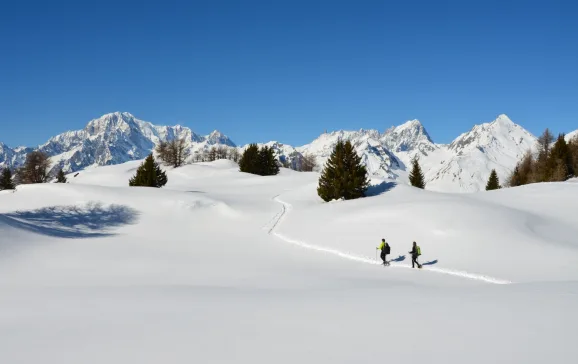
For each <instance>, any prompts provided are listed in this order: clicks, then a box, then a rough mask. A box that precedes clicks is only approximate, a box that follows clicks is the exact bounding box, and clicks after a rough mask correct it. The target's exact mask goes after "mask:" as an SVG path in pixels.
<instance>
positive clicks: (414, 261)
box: [409, 241, 421, 269]
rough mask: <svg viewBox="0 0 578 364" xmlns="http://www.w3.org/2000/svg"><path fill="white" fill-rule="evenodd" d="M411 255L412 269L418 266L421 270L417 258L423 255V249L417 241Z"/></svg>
mask: <svg viewBox="0 0 578 364" xmlns="http://www.w3.org/2000/svg"><path fill="white" fill-rule="evenodd" d="M409 253H410V254H411V267H412V268H415V265H417V267H418V268H420V269H421V264H419V262H418V261H417V258H418V257H419V256H420V255H421V248H420V247H419V246H418V245H417V243H416V242H415V241H414V242H413V247H412V249H411V251H410V252H409Z"/></svg>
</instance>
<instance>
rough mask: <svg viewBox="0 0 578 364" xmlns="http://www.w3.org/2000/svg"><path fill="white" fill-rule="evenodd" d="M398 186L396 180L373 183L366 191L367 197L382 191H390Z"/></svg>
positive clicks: (379, 193)
mask: <svg viewBox="0 0 578 364" xmlns="http://www.w3.org/2000/svg"><path fill="white" fill-rule="evenodd" d="M395 186H397V183H396V182H381V183H380V184H377V185H371V186H369V187H368V188H367V190H366V191H365V195H366V196H367V197H370V196H377V195H381V194H382V193H385V192H388V191H390V190H392V189H393V188H394V187H395Z"/></svg>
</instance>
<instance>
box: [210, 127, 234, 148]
mask: <svg viewBox="0 0 578 364" xmlns="http://www.w3.org/2000/svg"><path fill="white" fill-rule="evenodd" d="M205 142H206V143H207V144H208V145H215V144H222V145H227V146H230V147H235V143H233V142H232V141H231V139H229V137H228V136H226V135H225V134H223V133H221V132H220V131H218V130H213V132H211V134H209V135H207V136H206V137H205Z"/></svg>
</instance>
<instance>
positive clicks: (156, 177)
mask: <svg viewBox="0 0 578 364" xmlns="http://www.w3.org/2000/svg"><path fill="white" fill-rule="evenodd" d="M166 184H167V175H166V173H165V172H164V171H163V170H162V169H161V168H160V167H159V165H158V163H157V162H155V159H154V158H153V155H152V153H151V154H149V155H148V157H146V159H145V161H144V162H143V163H142V164H141V165H140V167H138V169H137V171H136V174H135V175H134V176H133V177H132V178H131V179H130V180H129V182H128V185H129V186H142V187H157V188H160V187H162V186H164V185H166Z"/></svg>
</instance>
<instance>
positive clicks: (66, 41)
mask: <svg viewBox="0 0 578 364" xmlns="http://www.w3.org/2000/svg"><path fill="white" fill-rule="evenodd" d="M575 3H576V2H575V1H556V0H550V1H492V0H490V1H435V2H434V1H409V0H408V1H403V2H402V1H371V0H366V1H339V0H333V1H316V0H310V1H301V0H287V1H285V0H279V1H251V0H245V1H224V0H213V1H188V2H185V1H181V2H174V1H159V2H156V4H148V2H144V1H138V2H137V1H134V2H122V1H114V2H112V1H86V2H84V1H83V2H62V1H51V2H46V1H42V2H40V1H37V2H35V1H28V2H16V1H11V2H5V3H3V5H2V11H0V141H3V142H5V143H7V144H8V145H12V146H16V145H23V144H25V145H35V144H39V143H43V142H45V141H46V139H48V138H49V137H50V136H53V135H56V134H58V133H61V132H63V131H66V130H70V129H81V128H83V127H84V125H85V124H86V122H88V121H89V120H90V119H93V118H95V117H98V116H100V115H102V114H104V113H108V112H113V111H128V112H131V113H132V114H134V115H135V116H137V117H139V118H140V119H143V120H147V121H151V122H153V123H156V124H177V123H179V124H182V125H186V126H189V127H191V128H192V129H193V130H195V131H196V132H198V133H209V132H210V131H212V130H213V129H219V130H221V131H222V132H224V133H225V134H227V135H229V136H230V137H231V138H232V139H233V140H234V141H235V142H237V143H238V144H245V143H249V142H262V141H269V140H278V141H281V142H284V143H288V144H294V145H301V144H305V143H308V142H309V141H311V140H312V139H314V138H316V137H317V136H318V135H319V134H320V133H322V132H323V131H324V130H325V129H328V130H337V129H359V128H365V129H370V128H374V129H379V130H385V129H386V128H388V127H389V126H391V125H397V124H401V123H402V122H404V121H405V120H409V119H414V118H417V119H420V120H421V121H422V123H423V124H424V125H425V127H426V129H427V130H428V131H429V133H430V134H431V136H432V138H433V139H434V140H435V141H436V142H440V143H444V142H449V141H451V140H452V139H453V138H454V137H456V136H458V134H460V133H462V132H464V131H467V130H469V129H470V128H471V127H472V125H473V124H475V123H480V122H483V121H491V120H492V119H493V118H495V117H496V116H497V115H498V114H501V113H506V114H508V115H509V116H510V117H511V118H512V119H513V120H514V121H516V122H518V123H520V124H521V125H522V126H524V127H525V128H527V129H528V130H530V131H531V132H532V133H534V134H539V133H540V132H541V131H542V130H543V129H544V128H545V127H550V128H551V129H552V130H553V131H554V132H568V131H571V130H575V129H578V66H577V65H578V21H577V20H576V19H577V18H578V5H577V4H575Z"/></svg>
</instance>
